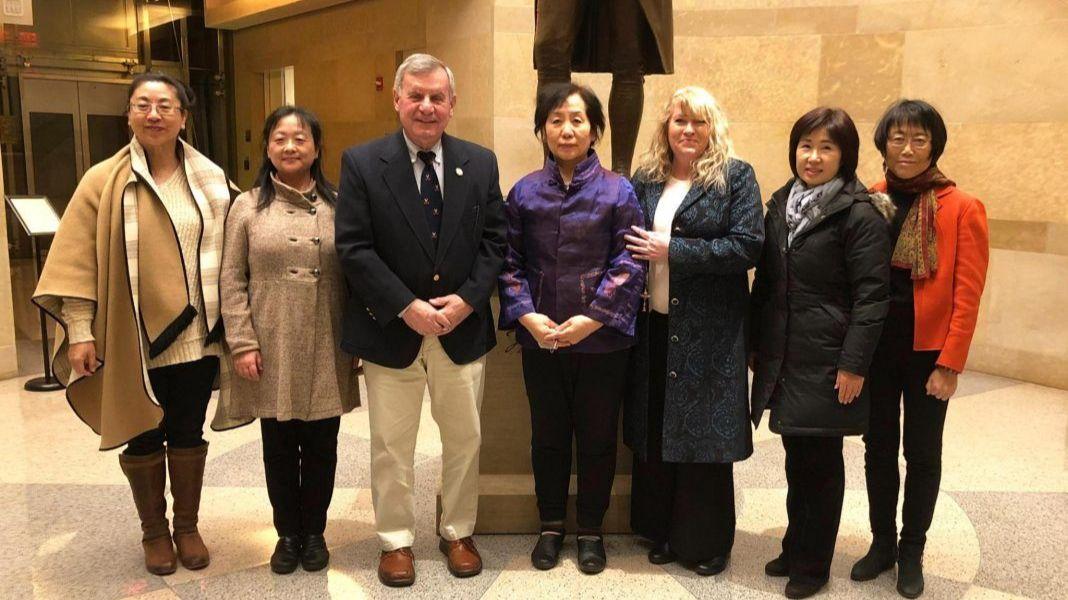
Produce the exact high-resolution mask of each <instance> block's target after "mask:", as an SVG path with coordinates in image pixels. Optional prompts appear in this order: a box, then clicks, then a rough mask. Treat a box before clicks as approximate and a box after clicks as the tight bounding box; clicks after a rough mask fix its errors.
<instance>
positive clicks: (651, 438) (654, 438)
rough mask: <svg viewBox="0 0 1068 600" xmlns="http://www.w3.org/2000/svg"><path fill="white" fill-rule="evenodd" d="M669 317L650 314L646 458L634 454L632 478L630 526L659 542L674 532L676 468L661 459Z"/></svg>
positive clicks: (636, 531) (639, 533)
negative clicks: (672, 526)
mask: <svg viewBox="0 0 1068 600" xmlns="http://www.w3.org/2000/svg"><path fill="white" fill-rule="evenodd" d="M667 323H668V319H667V316H665V315H661V314H659V313H655V312H653V313H650V314H649V397H648V400H647V402H648V407H647V419H648V425H647V428H646V431H647V435H648V440H647V441H646V450H647V452H648V453H647V455H646V459H645V460H642V459H641V458H640V457H639V456H638V454H637V453H635V454H634V467H633V471H632V475H631V492H630V527H631V529H633V530H634V532H635V533H637V534H638V535H641V536H642V537H645V538H646V539H649V540H652V541H653V542H656V543H658V544H659V543H663V542H666V541H668V537H669V535H670V533H671V522H672V514H671V513H672V507H673V505H674V502H673V499H674V497H675V470H676V467H677V465H675V464H673V463H665V462H664V461H663V460H661V457H662V448H663V437H664V394H665V391H666V382H667V377H666V373H667V336H668V333H667V332H668V329H667Z"/></svg>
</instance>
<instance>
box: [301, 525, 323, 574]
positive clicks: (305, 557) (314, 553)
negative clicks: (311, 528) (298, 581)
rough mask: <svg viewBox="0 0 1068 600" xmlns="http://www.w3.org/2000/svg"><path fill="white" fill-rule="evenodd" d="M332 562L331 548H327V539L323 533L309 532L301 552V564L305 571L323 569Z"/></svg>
mask: <svg viewBox="0 0 1068 600" xmlns="http://www.w3.org/2000/svg"><path fill="white" fill-rule="evenodd" d="M328 564H330V550H328V549H327V548H326V539H325V538H323V534H321V533H309V534H308V535H306V536H304V549H303V550H302V551H301V553H300V566H302V567H304V570H305V571H321V570H322V569H325V568H326V565H328Z"/></svg>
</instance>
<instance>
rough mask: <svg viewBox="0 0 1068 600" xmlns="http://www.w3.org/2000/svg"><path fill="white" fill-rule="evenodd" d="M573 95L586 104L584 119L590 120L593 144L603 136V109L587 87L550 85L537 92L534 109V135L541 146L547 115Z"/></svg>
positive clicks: (570, 84) (561, 84)
mask: <svg viewBox="0 0 1068 600" xmlns="http://www.w3.org/2000/svg"><path fill="white" fill-rule="evenodd" d="M575 94H578V96H579V98H582V101H583V102H584V103H586V118H587V119H589V120H590V129H591V130H593V141H594V143H596V142H597V141H599V140H600V139H601V137H602V136H603V135H604V128H605V118H604V109H603V108H601V100H600V99H599V98H598V97H597V94H595V93H594V92H593V90H591V89H590V87H589V86H586V85H579V84H577V83H551V84H548V85H546V86H544V87H543V88H542V89H541V90H540V91H539V92H538V100H537V105H536V106H535V107H534V135H536V136H537V137H538V139H540V140H541V141H542V144H543V145H544V144H545V124H546V122H548V120H549V113H551V112H553V111H554V110H556V109H557V108H560V106H562V105H563V104H564V102H567V99H568V98H570V97H571V96H573V95H575ZM545 152H546V153H548V152H549V149H548V147H546V148H545Z"/></svg>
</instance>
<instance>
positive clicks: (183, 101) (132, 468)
mask: <svg viewBox="0 0 1068 600" xmlns="http://www.w3.org/2000/svg"><path fill="white" fill-rule="evenodd" d="M192 104H193V97H192V92H191V91H190V90H189V88H188V87H187V86H185V85H184V84H183V83H181V82H180V81H178V80H176V79H174V78H172V77H170V76H167V75H162V74H158V73H146V74H143V75H139V76H137V77H136V78H134V80H133V81H132V82H131V84H130V88H129V106H128V108H127V117H128V122H129V125H130V129H131V130H132V131H133V139H132V140H131V141H130V143H129V145H127V146H126V147H124V148H123V149H122V150H120V151H119V152H118V153H117V154H115V156H113V157H111V158H109V159H107V160H105V161H103V162H101V163H99V164H97V165H95V166H93V167H92V168H91V169H89V170H88V171H87V172H86V173H85V176H84V177H83V178H82V180H81V182H80V183H79V184H78V188H77V189H76V190H75V192H74V195H73V196H72V197H71V201H70V204H69V205H68V206H67V209H66V211H65V213H64V215H63V219H62V221H61V222H60V226H59V231H58V232H57V233H56V237H55V240H54V241H53V243H52V248H51V250H50V252H49V254H48V260H47V262H46V263H45V267H44V271H43V273H42V274H41V281H40V283H39V284H38V286H37V290H36V292H35V293H34V297H33V300H34V302H35V303H37V304H38V305H39V306H40V307H42V308H43V309H45V310H46V311H48V313H49V314H51V315H52V316H53V317H54V318H56V319H57V320H58V321H59V322H60V325H61V328H60V331H59V332H58V333H57V336H56V350H55V357H54V358H53V363H54V367H55V371H56V374H57V376H59V378H60V380H61V381H64V382H65V383H67V400H68V402H69V403H70V405H71V408H73V409H74V411H75V412H76V413H77V414H78V416H79V417H80V418H81V419H82V420H83V421H85V423H86V424H87V425H89V426H90V427H92V428H93V431H95V432H97V433H98V434H100V438H101V440H100V447H101V449H102V450H109V449H113V448H117V447H119V446H122V445H125V446H126V448H125V449H124V450H123V452H122V454H120V455H119V464H120V466H121V467H122V471H123V473H124V474H125V475H126V478H127V479H128V480H129V482H130V488H131V490H132V491H133V498H134V504H135V505H136V506H137V512H138V515H139V516H140V519H141V528H142V531H143V536H142V545H143V547H144V551H145V568H147V569H148V571H149V572H151V573H154V574H157V575H166V574H169V573H173V572H174V571H175V569H176V568H177V562H178V561H181V563H182V565H183V566H184V567H186V568H187V569H201V568H204V567H206V566H207V565H208V562H209V560H210V558H209V554H208V549H207V547H205V545H204V541H203V539H201V537H200V533H199V532H198V530H197V521H198V513H199V508H200V491H201V486H202V484H203V476H204V463H205V460H206V458H207V450H208V443H207V442H206V441H204V438H203V427H204V415H205V412H206V410H207V406H208V400H209V399H210V397H211V392H212V388H213V387H216V386H219V384H221V386H220V387H221V389H220V396H221V397H220V403H219V407H220V408H219V410H218V411H217V412H216V415H215V420H214V421H213V423H212V428H214V429H226V428H229V427H233V426H237V425H240V424H243V423H244V422H247V420H245V421H242V420H239V419H232V418H230V417H228V416H227V412H226V407H227V406H228V401H227V389H226V387H227V386H226V385H225V384H226V378H225V377H219V375H220V370H219V355H220V354H221V351H220V347H221V344H220V340H221V338H222V319H221V316H220V313H219V292H218V278H219V262H220V259H221V256H222V241H223V231H224V225H225V220H226V212H227V209H228V206H229V202H230V195H229V189H228V186H227V181H226V177H225V175H224V174H223V172H222V170H221V169H220V168H219V167H217V166H216V165H215V164H214V163H212V162H211V161H210V160H209V159H207V158H206V157H204V156H203V155H202V154H200V153H199V152H197V151H196V150H195V149H194V148H193V147H192V146H190V145H189V144H187V143H186V142H184V141H182V140H180V139H179V137H178V136H179V133H181V131H182V130H183V129H184V128H185V123H186V118H187V117H188V111H189V109H190V107H191V106H192ZM217 379H218V380H219V382H217ZM168 470H169V472H170V481H171V495H172V496H173V499H174V534H173V538H172V535H171V529H170V526H169V524H168V522H167V501H166V498H165V497H164V488H165V487H166V482H167V473H168ZM172 541H173V543H172ZM175 547H177V556H176V555H175Z"/></svg>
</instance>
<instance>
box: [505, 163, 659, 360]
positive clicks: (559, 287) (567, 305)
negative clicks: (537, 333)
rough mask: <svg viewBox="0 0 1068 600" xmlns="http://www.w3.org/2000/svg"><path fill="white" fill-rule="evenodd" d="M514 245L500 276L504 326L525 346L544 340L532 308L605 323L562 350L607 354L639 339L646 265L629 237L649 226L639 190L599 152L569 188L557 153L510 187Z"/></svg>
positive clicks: (558, 316)
mask: <svg viewBox="0 0 1068 600" xmlns="http://www.w3.org/2000/svg"><path fill="white" fill-rule="evenodd" d="M504 212H505V215H506V216H507V217H508V250H507V252H506V254H505V260H504V271H503V272H502V273H501V276H500V295H501V317H500V328H501V329H515V330H517V332H516V339H517V340H518V341H519V343H520V344H521V345H522V346H523V347H524V348H537V347H538V343H537V341H535V340H534V337H533V336H532V335H530V332H528V331H527V330H526V328H525V327H523V326H522V325H519V317H522V316H523V315H525V314H527V313H531V312H536V313H541V314H543V315H546V316H548V317H549V318H550V319H552V320H553V321H555V322H556V323H563V322H564V321H566V320H567V319H569V318H571V317H573V316H575V315H580V314H581V315H586V316H587V317H589V318H591V319H594V320H596V321H599V322H600V323H602V324H603V325H604V327H601V328H600V329H598V330H597V331H595V332H593V333H592V334H591V335H590V336H589V337H587V338H586V339H584V340H582V341H581V342H579V343H578V344H575V345H574V346H571V347H569V348H561V349H560V350H558V351H559V352H588V353H603V352H612V351H615V350H622V349H624V348H628V347H630V346H633V345H634V322H635V319H636V317H637V314H638V309H639V308H640V305H641V302H642V292H643V291H644V289H645V266H644V264H643V263H642V262H641V261H638V260H635V259H634V258H632V257H631V255H630V252H627V250H626V242H625V241H624V240H623V235H624V234H625V233H628V232H629V231H630V226H631V225H638V226H639V227H644V226H645V220H644V217H643V216H642V210H641V206H640V205H639V204H638V199H637V197H636V196H635V195H634V189H633V188H632V187H631V186H630V182H628V181H627V180H626V179H625V178H623V177H621V176H620V175H618V174H616V173H613V172H612V171H609V170H608V169H605V168H604V167H602V166H601V163H600V161H599V160H598V158H597V154H596V153H594V152H591V153H590V155H589V156H587V157H586V159H585V160H583V161H582V162H581V163H579V165H578V166H577V167H575V174H574V176H573V177H572V179H571V186H570V187H568V186H565V185H564V182H563V179H562V178H561V177H560V171H559V168H558V167H557V166H556V162H555V161H553V159H552V158H548V159H546V161H545V166H544V167H543V168H542V169H541V170H540V171H535V172H533V173H530V174H529V175H527V176H526V177H523V178H522V179H520V180H519V181H518V182H517V183H516V184H515V187H513V188H512V191H511V192H509V193H508V202H507V203H506V204H505V209H504Z"/></svg>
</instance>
